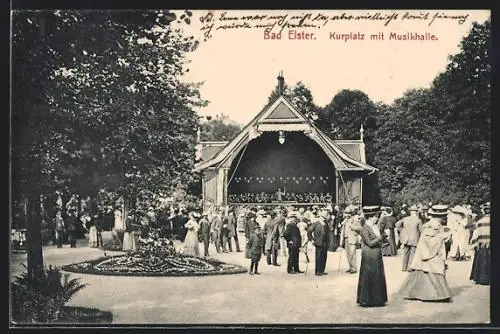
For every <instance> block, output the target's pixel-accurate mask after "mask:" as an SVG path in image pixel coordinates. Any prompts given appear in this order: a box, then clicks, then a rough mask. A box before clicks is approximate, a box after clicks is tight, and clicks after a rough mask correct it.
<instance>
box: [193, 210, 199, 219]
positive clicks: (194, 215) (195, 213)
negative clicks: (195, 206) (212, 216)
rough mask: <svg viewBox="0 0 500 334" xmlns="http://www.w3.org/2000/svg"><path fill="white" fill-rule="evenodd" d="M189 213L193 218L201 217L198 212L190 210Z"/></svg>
mask: <svg viewBox="0 0 500 334" xmlns="http://www.w3.org/2000/svg"><path fill="white" fill-rule="evenodd" d="M191 215H192V216H193V217H195V218H200V217H201V216H200V214H199V213H198V212H196V211H193V212H191Z"/></svg>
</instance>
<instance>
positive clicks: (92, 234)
mask: <svg viewBox="0 0 500 334" xmlns="http://www.w3.org/2000/svg"><path fill="white" fill-rule="evenodd" d="M98 246H99V244H98V242H97V227H96V226H95V222H93V221H91V222H90V228H89V247H92V248H97V247H98Z"/></svg>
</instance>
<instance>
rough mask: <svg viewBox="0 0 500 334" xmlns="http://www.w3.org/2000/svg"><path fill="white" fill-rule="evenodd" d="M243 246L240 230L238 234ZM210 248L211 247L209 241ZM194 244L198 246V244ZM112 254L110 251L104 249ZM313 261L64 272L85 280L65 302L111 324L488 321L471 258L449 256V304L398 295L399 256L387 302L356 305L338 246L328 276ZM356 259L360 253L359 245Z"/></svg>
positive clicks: (47, 255) (78, 254)
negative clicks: (203, 269) (293, 267)
mask: <svg viewBox="0 0 500 334" xmlns="http://www.w3.org/2000/svg"><path fill="white" fill-rule="evenodd" d="M240 244H241V245H244V244H245V242H244V237H242V236H240ZM78 246H79V247H78V248H73V249H72V248H69V246H67V245H66V246H65V247H64V248H62V249H57V248H55V247H54V246H47V247H45V248H44V259H45V264H46V265H49V264H51V265H56V266H61V265H64V264H69V263H74V262H80V261H84V260H89V259H93V258H98V257H100V256H103V255H104V254H103V251H102V250H98V249H93V248H88V247H86V244H85V240H80V242H79V245H78ZM211 247H213V246H211ZM200 250H201V251H203V246H202V245H201V244H200ZM210 251H211V255H212V256H213V257H215V258H218V259H220V260H222V261H225V262H229V263H235V264H241V265H245V266H249V260H247V259H245V257H244V253H243V252H241V253H236V252H233V253H221V254H217V253H216V252H215V250H214V249H212V248H210ZM107 253H108V254H112V252H107ZM309 253H310V259H311V263H309V264H306V263H305V262H304V261H305V258H304V257H303V255H302V254H301V259H300V260H301V263H300V266H301V268H300V269H301V270H307V272H306V273H305V274H299V275H288V274H287V273H286V258H284V257H282V256H281V257H279V259H278V262H279V263H281V264H282V266H280V267H274V266H268V265H267V264H266V261H265V258H263V259H262V260H261V262H260V264H259V271H260V272H261V275H260V276H250V275H248V274H235V275H222V276H202V277H120V276H96V275H83V274H70V275H71V276H72V277H81V280H82V282H85V283H88V284H89V286H88V287H87V288H85V289H83V290H82V291H81V292H79V293H78V294H77V295H76V296H75V297H74V298H73V299H72V300H71V302H70V305H73V306H82V307H91V308H98V309H100V310H103V311H110V312H112V313H113V323H115V324H221V325H226V324H234V325H240V324H270V325H272V324H347V325H348V324H486V323H489V321H490V287H489V286H480V285H475V284H474V282H472V281H469V279H468V278H469V274H470V269H471V266H472V261H466V262H454V261H450V263H449V269H448V272H447V280H448V284H449V286H450V288H451V290H452V294H453V300H452V302H451V303H425V302H420V301H409V300H404V299H402V298H400V297H399V296H398V294H397V291H398V289H399V287H400V286H401V284H402V282H403V280H404V278H405V277H406V275H407V274H406V273H405V272H402V271H401V261H402V259H401V255H399V256H397V257H384V267H385V274H386V281H387V293H388V299H389V301H388V303H387V305H386V306H385V307H376V308H361V307H359V306H357V304H356V289H357V283H358V276H357V274H347V273H345V270H346V269H347V260H346V257H345V254H344V253H339V252H329V253H328V260H327V265H326V271H327V272H328V275H327V276H315V275H314V249H313V248H311V251H310V252H309ZM357 259H358V265H359V263H360V254H359V251H358V257H357ZM25 262H26V255H25V254H14V255H13V257H12V261H11V276H15V275H16V274H17V273H19V272H20V270H22V267H21V266H20V263H25Z"/></svg>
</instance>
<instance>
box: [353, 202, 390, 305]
mask: <svg viewBox="0 0 500 334" xmlns="http://www.w3.org/2000/svg"><path fill="white" fill-rule="evenodd" d="M379 213H380V207H379V206H369V207H364V208H363V214H364V216H365V218H366V220H364V219H361V220H360V223H361V230H360V231H359V234H360V236H361V266H360V268H359V280H358V294H357V303H358V304H359V305H360V306H364V307H371V306H383V305H385V303H386V302H387V285H386V282H385V272H384V262H383V259H382V250H381V249H380V247H381V242H382V241H383V238H382V236H381V235H380V231H379V230H378V228H375V227H374V225H376V222H377V220H378V214H379Z"/></svg>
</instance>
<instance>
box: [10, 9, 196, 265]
mask: <svg viewBox="0 0 500 334" xmlns="http://www.w3.org/2000/svg"><path fill="white" fill-rule="evenodd" d="M190 16H191V14H190V12H188V11H186V12H185V13H184V14H183V15H182V16H181V17H180V18H179V21H182V20H183V21H184V22H186V23H189V17H190ZM176 19H177V17H176V16H175V15H173V14H172V13H169V12H168V11H143V12H139V11H134V12H129V11H123V12H122V11H95V12H93V11H88V12H87V11H86V12H83V11H80V12H74V11H64V12H60V11H55V12H54V11H43V12H17V13H15V15H13V32H14V34H13V46H12V60H13V61H12V65H13V71H12V73H13V77H12V85H13V97H12V100H13V102H12V108H13V116H12V121H13V125H14V129H13V134H12V147H13V150H12V164H13V170H14V171H15V172H14V175H13V184H14V186H15V192H14V195H15V196H14V198H19V197H21V196H27V197H29V198H28V199H29V203H30V207H31V208H32V209H31V210H30V213H31V217H30V219H29V222H30V223H29V224H28V239H29V240H28V243H29V251H28V269H29V272H30V273H33V272H42V268H43V258H42V252H41V244H40V236H39V234H40V233H39V232H40V225H39V224H40V217H39V214H38V213H37V212H39V211H40V210H39V207H40V206H39V198H40V194H42V193H44V192H49V193H50V191H51V190H53V189H57V188H58V187H61V186H64V185H65V186H68V187H70V188H73V189H78V190H87V191H89V190H92V189H93V190H95V189H99V187H103V186H111V187H113V188H114V190H115V191H117V192H120V193H122V194H123V195H125V196H126V197H127V198H129V199H133V198H134V196H136V195H137V194H138V193H139V192H140V191H141V189H144V188H149V189H151V190H152V191H156V192H161V191H169V190H172V189H174V188H176V187H178V186H182V185H183V184H186V183H189V182H190V180H191V178H192V173H191V170H192V166H193V164H194V145H195V141H196V129H197V127H198V118H197V116H196V113H195V112H194V110H193V109H194V108H193V107H194V106H202V105H203V104H204V103H203V101H201V100H200V97H199V93H198V89H197V85H193V84H185V83H182V82H181V81H180V80H179V76H180V75H182V73H183V72H184V71H185V68H184V62H183V56H184V54H185V53H187V52H191V51H192V50H194V48H196V46H197V42H196V41H194V39H193V38H192V37H185V36H183V35H182V31H181V30H180V29H175V28H174V27H173V25H172V22H173V21H174V20H176ZM108 180H111V181H112V182H108ZM37 181H39V182H37ZM89 184H91V186H90V187H89V186H87V185H89Z"/></svg>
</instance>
